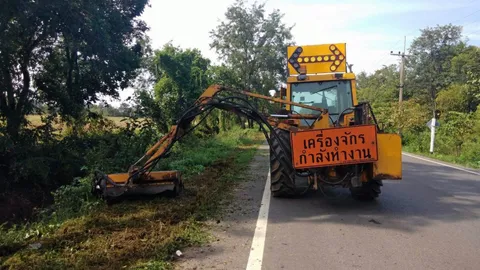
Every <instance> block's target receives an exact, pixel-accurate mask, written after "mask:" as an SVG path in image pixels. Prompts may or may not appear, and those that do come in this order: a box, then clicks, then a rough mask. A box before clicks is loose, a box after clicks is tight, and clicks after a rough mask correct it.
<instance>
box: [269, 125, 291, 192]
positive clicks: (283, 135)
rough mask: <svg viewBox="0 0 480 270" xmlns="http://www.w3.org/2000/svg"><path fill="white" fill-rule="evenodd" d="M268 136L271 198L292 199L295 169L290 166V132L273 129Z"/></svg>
mask: <svg viewBox="0 0 480 270" xmlns="http://www.w3.org/2000/svg"><path fill="white" fill-rule="evenodd" d="M274 132H275V134H276V135H277V136H275V134H271V135H270V139H271V143H272V145H271V146H270V180H271V184H270V191H271V192H272V196H273V197H293V196H295V195H296V192H295V182H294V181H295V169H294V168H293V166H292V149H291V145H290V132H289V131H287V130H283V129H278V128H275V130H274Z"/></svg>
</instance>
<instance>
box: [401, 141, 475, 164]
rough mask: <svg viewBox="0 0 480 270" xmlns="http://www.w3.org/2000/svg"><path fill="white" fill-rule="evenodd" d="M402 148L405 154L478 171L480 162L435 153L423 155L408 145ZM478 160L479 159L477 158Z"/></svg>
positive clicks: (423, 153)
mask: <svg viewBox="0 0 480 270" xmlns="http://www.w3.org/2000/svg"><path fill="white" fill-rule="evenodd" d="M402 148H403V151H405V152H407V153H412V154H417V155H420V156H424V157H427V158H433V159H438V160H441V161H445V162H449V163H452V164H457V165H461V166H464V167H467V168H471V169H480V161H471V160H464V159H462V157H459V156H455V155H446V154H441V153H435V152H434V153H433V154H430V153H425V152H422V151H418V150H416V149H415V148H414V147H411V146H408V145H404V146H402ZM479 160H480V158H479Z"/></svg>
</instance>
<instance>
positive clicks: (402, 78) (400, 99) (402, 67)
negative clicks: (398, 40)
mask: <svg viewBox="0 0 480 270" xmlns="http://www.w3.org/2000/svg"><path fill="white" fill-rule="evenodd" d="M406 47H407V37H406V36H405V37H404V40H403V53H401V52H398V53H393V51H390V55H393V56H400V57H401V61H400V87H399V88H400V89H399V91H398V109H399V115H400V116H401V115H402V102H403V87H404V85H405V58H406V57H408V56H410V55H407V54H405V50H406ZM400 121H401V119H400ZM398 134H400V135H402V129H401V128H399V129H398Z"/></svg>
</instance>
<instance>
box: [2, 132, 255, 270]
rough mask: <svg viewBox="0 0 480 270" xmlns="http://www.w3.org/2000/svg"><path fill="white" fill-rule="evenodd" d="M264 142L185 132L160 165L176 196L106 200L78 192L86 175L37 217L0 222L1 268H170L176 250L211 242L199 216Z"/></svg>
mask: <svg viewBox="0 0 480 270" xmlns="http://www.w3.org/2000/svg"><path fill="white" fill-rule="evenodd" d="M263 140H264V138H263V134H260V133H258V132H256V130H241V129H234V130H232V131H229V132H225V133H221V134H219V135H217V136H215V137H210V138H204V139H199V138H195V137H193V136H190V137H189V138H185V139H184V140H183V141H184V143H183V144H181V145H180V144H179V145H176V146H175V147H174V151H173V153H172V155H171V156H170V157H169V158H167V159H166V160H164V161H162V163H161V164H160V169H179V170H181V171H182V174H183V175H184V184H185V191H184V193H183V194H182V195H181V196H180V197H177V198H165V197H157V198H154V199H151V200H142V201H138V200H136V201H128V200H126V201H123V202H121V203H118V204H114V205H111V206H107V205H106V204H105V203H103V202H100V201H98V200H96V199H92V198H90V197H89V195H87V194H84V193H85V192H88V191H89V187H88V181H84V184H83V185H84V186H80V187H79V188H72V189H66V190H69V191H68V192H67V191H63V192H65V194H62V196H57V198H59V199H58V201H56V204H55V205H54V209H53V210H51V211H50V212H48V213H49V215H48V216H46V217H44V218H43V219H41V220H40V221H38V222H36V223H32V224H29V225H25V226H19V227H14V228H10V229H7V228H0V235H1V236H0V268H9V269H123V268H126V269H170V268H172V267H173V263H174V260H175V251H176V250H179V249H180V250H182V249H184V248H185V247H189V246H196V245H200V244H202V243H206V242H208V241H210V240H212V239H211V237H210V235H209V234H208V232H207V230H206V225H205V224H204V223H203V221H205V220H207V219H209V218H213V217H215V215H216V214H218V213H219V210H221V207H222V206H221V205H222V204H223V203H222V201H225V200H226V199H227V198H228V197H229V196H230V195H231V194H232V192H231V191H232V190H233V188H232V187H233V186H234V185H236V183H237V182H238V181H239V180H241V179H242V178H243V177H244V175H245V174H244V172H245V171H246V170H245V168H246V166H248V164H249V162H250V161H251V159H252V158H253V156H254V155H255V152H256V148H257V146H258V144H260V143H261V142H262V141H263ZM134 158H135V157H132V159H134ZM72 190H73V191H72ZM69 193H71V196H69ZM68 200H72V202H69V201H68ZM79 202H80V203H79ZM72 205H73V206H72Z"/></svg>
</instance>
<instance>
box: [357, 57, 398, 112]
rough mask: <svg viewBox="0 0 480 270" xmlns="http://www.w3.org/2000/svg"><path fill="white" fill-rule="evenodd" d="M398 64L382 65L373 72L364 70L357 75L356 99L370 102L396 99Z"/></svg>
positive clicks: (375, 102)
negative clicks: (368, 73)
mask: <svg viewBox="0 0 480 270" xmlns="http://www.w3.org/2000/svg"><path fill="white" fill-rule="evenodd" d="M398 76H399V75H398V66H397V65H390V66H383V67H382V68H381V69H378V70H376V71H375V72H374V73H373V74H371V75H367V74H366V73H365V72H362V73H359V74H358V76H357V84H358V85H357V87H358V99H359V100H360V101H368V102H370V103H371V104H373V105H374V104H377V103H385V102H390V101H395V100H397V99H398V84H399V82H398Z"/></svg>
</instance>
